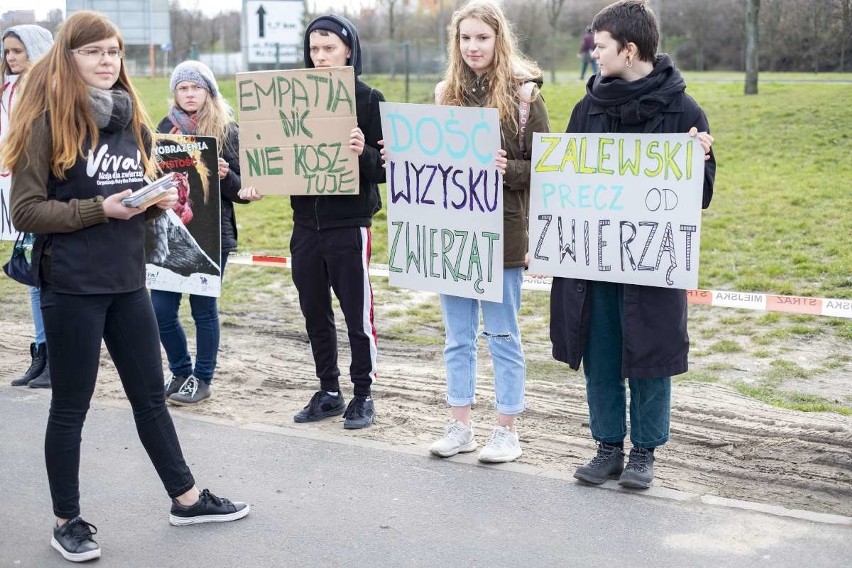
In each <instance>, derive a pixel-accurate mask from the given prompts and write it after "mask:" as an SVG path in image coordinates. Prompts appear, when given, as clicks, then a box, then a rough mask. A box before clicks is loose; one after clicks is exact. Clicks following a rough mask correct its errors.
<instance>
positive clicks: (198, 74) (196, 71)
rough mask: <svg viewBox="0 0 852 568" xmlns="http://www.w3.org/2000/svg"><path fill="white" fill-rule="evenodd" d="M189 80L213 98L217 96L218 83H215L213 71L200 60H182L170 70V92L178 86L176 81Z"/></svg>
mask: <svg viewBox="0 0 852 568" xmlns="http://www.w3.org/2000/svg"><path fill="white" fill-rule="evenodd" d="M183 81H189V82H191V83H195V84H196V85H198V86H199V87H201V88H202V89H204V90H205V91H207V92H208V93H210V96H211V97H213V98H214V99H215V98H216V97H218V96H219V85H217V84H216V77H215V76H214V75H213V71H211V70H210V68H209V67H207V66H206V65H205V64H203V63H202V62H200V61H192V60H189V61H184V62H183V63H180V64H179V65H178V66H177V67H175V70H174V71H172V80H171V83H170V84H169V88H171V90H172V92H173V93H174V92H175V89H176V88H177V86H178V83H182V82H183Z"/></svg>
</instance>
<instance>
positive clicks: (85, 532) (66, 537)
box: [50, 517, 101, 562]
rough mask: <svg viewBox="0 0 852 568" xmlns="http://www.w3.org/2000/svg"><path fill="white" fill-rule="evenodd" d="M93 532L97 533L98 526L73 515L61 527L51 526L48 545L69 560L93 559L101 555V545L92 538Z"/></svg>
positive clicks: (82, 560) (83, 560)
mask: <svg viewBox="0 0 852 568" xmlns="http://www.w3.org/2000/svg"><path fill="white" fill-rule="evenodd" d="M94 534H98V527H96V526H95V525H91V524H89V523H87V522H86V521H84V520H83V519H81V518H80V517H74V518H73V519H71V520H69V521H68V522H67V523H65V524H64V525H62V526H61V527H53V538H52V539H50V546H52V547H53V548H55V549H56V550H58V551H59V554H61V555H62V557H63V558H64V559H65V560H70V561H71V562H85V561H86V560H93V559H95V558H100V557H101V547H100V546H99V545H98V543H97V542H95V540H94V539H93V538H92V535H94Z"/></svg>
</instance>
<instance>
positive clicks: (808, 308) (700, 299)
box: [228, 254, 852, 319]
mask: <svg viewBox="0 0 852 568" xmlns="http://www.w3.org/2000/svg"><path fill="white" fill-rule="evenodd" d="M228 264H248V265H253V266H277V267H280V268H290V267H291V264H290V259H289V258H288V257H285V256H261V255H254V254H251V255H249V254H231V255H230V256H229V257H228ZM370 274H371V275H373V276H385V277H387V276H388V274H389V271H388V265H387V264H370ZM550 283H551V279H550V277H549V276H535V275H530V274H524V284H523V288H524V289H526V290H541V291H548V290H550ZM686 297H687V301H688V302H689V303H690V304H703V305H708V306H722V307H725V308H742V309H745V310H758V311H763V312H783V313H788V314H807V315H815V316H831V317H837V318H847V319H852V300H836V299H832V298H810V297H806V296H782V295H780V294H761V293H758V292H733V291H722V290H687V291H686Z"/></svg>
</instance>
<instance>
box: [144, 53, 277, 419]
mask: <svg viewBox="0 0 852 568" xmlns="http://www.w3.org/2000/svg"><path fill="white" fill-rule="evenodd" d="M170 90H171V92H172V101H171V108H170V110H169V114H168V116H166V117H165V118H163V120H161V121H160V124H159V125H158V126H157V132H159V133H162V134H188V135H195V136H211V137H213V138H216V145H217V147H218V149H219V162H218V166H219V192H220V194H221V196H222V205H221V217H222V224H221V231H222V257H221V264H220V265H219V266H220V269H221V274H222V277H223V278H224V275H225V264H226V262H227V260H228V255H229V254H230V253H231V251H233V250H236V248H237V220H236V216H235V215H234V203H248V202H249V200H247V199H242V198H241V197H240V196H239V191H240V159H239V156H240V152H239V127H238V126H237V123H236V122H235V121H234V117H233V112H232V111H231V107H230V106H229V105H228V103H227V101H226V100H225V99H224V98H223V97H222V95H221V93H220V92H219V86H218V84H217V83H216V77H215V76H214V75H213V71H211V70H210V68H209V67H207V65H205V64H204V63H201V62H200V61H184V62H183V63H181V64H179V65H178V66H177V67H175V69H174V71H173V72H172V78H171V82H170ZM255 195H256V194H255ZM259 198H260V196H256V197H254V198H252V199H253V200H254V199H259ZM182 297H183V295H182V294H181V293H179V292H167V291H164V290H151V301H152V302H153V304H154V312H155V313H156V315H157V325H158V326H159V329H160V342H161V343H162V344H163V348H164V349H165V351H166V357H167V358H168V360H169V370H170V371H171V376H170V377H169V378H168V379H166V387H165V388H166V400H168V402H170V403H172V404H177V405H191V404H196V403H198V402H201V401H202V400H204V399H206V398H208V397H209V396H210V392H211V389H210V383H211V381H212V380H213V373H214V371H215V370H216V357H217V354H218V352H219V329H220V328H219V308H218V305H217V301H216V298H214V297H212V296H201V295H197V294H190V295H189V305H190V309H191V312H192V319H193V321H194V322H195V346H196V350H197V353H196V357H195V367H194V368H193V365H192V357H191V356H190V354H189V347H188V345H187V340H186V333H185V332H184V330H183V326H181V323H180V317H179V315H178V312H179V309H180V302H181V298H182Z"/></svg>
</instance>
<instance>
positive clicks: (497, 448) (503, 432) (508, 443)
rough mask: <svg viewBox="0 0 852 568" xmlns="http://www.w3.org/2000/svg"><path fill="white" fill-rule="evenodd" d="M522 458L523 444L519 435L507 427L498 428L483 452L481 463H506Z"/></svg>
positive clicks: (480, 455)
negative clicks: (519, 439)
mask: <svg viewBox="0 0 852 568" xmlns="http://www.w3.org/2000/svg"><path fill="white" fill-rule="evenodd" d="M519 457H521V443H520V442H519V441H518V435H517V434H516V433H514V432H512V431H511V430H509V429H508V428H507V427H506V426H497V427H496V428H494V432H492V433H491V438H490V439H489V440H488V443H487V444H485V447H484V448H482V451H481V452H479V461H481V462H484V463H504V462H510V461H514V460H516V459H518V458H519Z"/></svg>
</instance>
